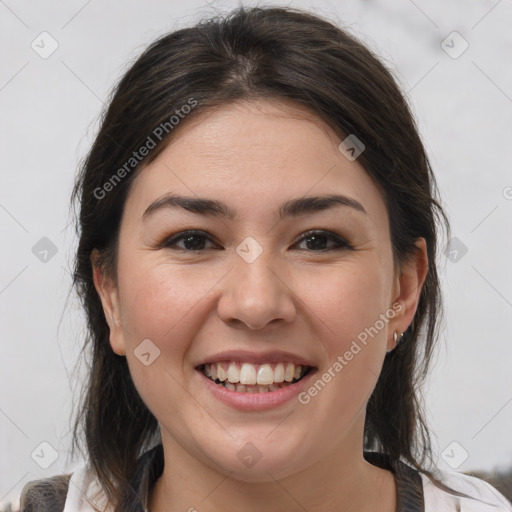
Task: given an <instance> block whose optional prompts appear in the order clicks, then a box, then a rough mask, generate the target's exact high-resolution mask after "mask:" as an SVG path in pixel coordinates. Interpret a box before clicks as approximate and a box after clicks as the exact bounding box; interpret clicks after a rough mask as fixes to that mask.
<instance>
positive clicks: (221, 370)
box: [198, 361, 313, 393]
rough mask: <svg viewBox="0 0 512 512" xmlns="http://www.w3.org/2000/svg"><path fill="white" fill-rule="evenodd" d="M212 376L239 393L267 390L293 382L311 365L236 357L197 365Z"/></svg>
mask: <svg viewBox="0 0 512 512" xmlns="http://www.w3.org/2000/svg"><path fill="white" fill-rule="evenodd" d="M198 370H199V371H201V372H202V373H203V374H204V375H205V376H206V377H207V378H208V379H209V380H211V381H212V382H214V383H215V384H217V385H218V386H221V387H224V388H226V389H228V390H230V391H236V392H239V393H268V392H272V391H277V390H279V389H282V388H285V387H288V386H291V385H293V384H295V383H296V382H299V381H300V380H301V379H303V378H304V377H305V376H306V375H307V374H308V373H310V371H312V370H313V367H312V366H301V365H294V364H293V363H266V364H261V365H253V364H250V363H240V362H235V361H222V362H218V363H210V364H203V365H201V366H200V367H199V368H198Z"/></svg>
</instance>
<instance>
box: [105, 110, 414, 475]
mask: <svg viewBox="0 0 512 512" xmlns="http://www.w3.org/2000/svg"><path fill="white" fill-rule="evenodd" d="M291 108H295V109H296V110H295V114H293V113H292V111H291V110H290V109H291ZM297 113H299V114H300V113H302V115H297ZM340 142H341V139H339V137H337V136H336V135H335V134H334V132H332V131H331V130H330V129H329V128H328V127H327V126H325V125H324V124H322V123H321V121H319V120H318V119H316V120H315V118H311V117H309V118H308V116H307V112H306V111H304V110H302V107H298V106H293V104H283V103H275V102H267V101H266V102H262V103H259V104H255V103H238V104H232V105H229V106H226V107H223V108H221V109H219V110H216V111H211V112H209V113H208V114H207V115H205V114H201V115H200V116H199V117H197V118H195V119H193V120H190V122H189V123H187V124H184V125H183V126H180V127H179V131H178V130H177V131H176V134H175V138H174V140H173V142H172V143H171V145H169V146H168V147H167V148H166V150H165V151H164V152H163V153H161V154H160V155H159V156H158V158H156V160H154V161H153V162H152V163H151V164H150V165H148V166H147V167H146V168H145V169H143V170H142V172H141V173H140V174H139V175H138V176H137V178H136V179H135V180H134V182H133V184H132V188H131V190H130V193H129V195H128V198H127V201H126V204H125V209H124V212H123V217H122V222H121V230H120V238H119V246H118V274H117V280H118V281H117V287H114V285H113V284H112V282H111V281H109V279H108V278H106V279H105V278H102V277H101V274H100V273H99V271H98V269H96V270H95V282H96V286H97V288H98V290H99V292H100V294H101V297H102V300H103V305H104V308H105V312H106V316H107V319H108V322H109V325H110V328H111V344H112V347H113V349H114V350H115V352H117V353H118V354H124V355H126V358H127V360H128V364H129V367H130V372H131V375H132V378H133V380H134V383H135V386H136V388H137V390H138V392H139V393H140V395H141V397H142V399H143V400H144V402H145V403H146V404H147V406H148V408H149V409H150V410H151V412H152V413H153V414H154V416H155V417H156V418H157V420H158V422H159V424H160V427H161V432H162V440H163V442H164V448H168V449H169V450H171V449H172V450H173V453H174V454H175V456H176V460H181V461H184V460H188V461H192V460H193V461H194V463H196V462H200V463H204V464H206V465H207V466H209V467H211V468H217V469H220V470H222V472H233V473H232V476H233V477H237V478H239V479H241V480H253V481H257V480H258V481H264V480H269V479H270V478H271V477H270V476H269V474H272V475H273V477H276V478H277V477H284V476H286V475H290V474H292V473H294V472H298V471H301V470H304V469H307V468H310V467H314V466H315V465H317V466H318V467H320V466H319V465H321V464H322V463H323V462H325V461H327V460H328V459H329V458H332V457H337V456H339V455H340V454H341V453H342V452H343V454H344V456H351V455H354V456H355V455H356V454H357V456H360V453H361V449H362V442H363V437H362V431H363V424H364V413H365V406H366V402H367V400H368V398H369V396H370V394H371V392H372V390H373V388H374V386H375V383H376V380H377V377H378V375H379V372H380V370H381V366H382V363H383V359H384V356H385V352H386V348H387V347H388V348H392V347H393V346H394V344H393V341H392V337H393V331H394V330H397V331H399V332H402V331H404V330H405V329H406V328H407V326H408V324H409V323H410V321H411V320H412V317H413V314H414V310H415V307H416V304H417V302H416V301H417V298H418V294H419V288H420V286H421V282H422V275H421V273H422V271H421V269H420V271H418V269H417V268H416V267H415V266H414V265H413V264H412V263H411V264H410V266H409V267H406V268H404V269H403V273H402V274H401V273H400V272H397V273H396V274H395V272H394V268H393V258H392V249H391V243H390V232H389V221H388V216H387V212H386V207H385V204H384V200H383V197H382V196H381V194H380V192H379V190H378V188H377V187H376V186H375V184H374V183H373V181H372V180H371V179H370V177H369V176H368V174H367V173H366V172H365V170H364V169H363V167H362V166H361V165H360V164H359V163H358V161H357V160H353V161H349V159H347V158H346V157H345V156H344V154H343V153H342V152H341V151H340V150H339V149H338V145H339V144H340ZM171 196H174V197H175V198H187V201H188V202H187V201H185V200H184V199H179V200H175V201H174V202H171V201H170V200H168V201H167V200H166V198H169V197H171ZM312 197H318V198H320V199H318V200H316V201H311V200H309V198H312ZM326 197H330V198H331V199H332V200H331V201H326V200H324V199H325V198H326ZM200 200H204V201H207V202H201V203H199V201H200ZM178 203H180V205H179V204H178ZM191 230H193V231H194V232H195V233H190V231H191ZM205 364H207V366H204V365H205ZM292 365H293V366H292ZM299 365H300V366H301V367H302V372H301V370H300V369H299V368H298V366H299ZM230 367H231V368H230ZM308 368H309V371H308V373H306V375H305V377H303V378H302V379H300V380H299V381H298V382H296V383H295V379H294V380H293V382H292V383H289V382H288V380H290V378H292V377H293V374H295V375H294V377H297V376H299V375H301V374H302V373H303V372H304V370H305V369H306V370H307V369H308ZM205 372H206V373H209V374H210V377H211V376H213V377H215V375H217V377H218V378H219V377H221V378H224V379H226V380H225V381H224V383H225V382H228V381H232V382H229V384H228V385H227V386H228V387H225V385H224V384H220V383H217V384H216V383H214V382H213V381H212V380H211V379H210V378H209V377H207V376H206V375H205ZM224 374H226V375H224ZM283 378H284V379H285V380H284V381H283ZM254 379H256V384H254ZM240 382H242V383H243V382H245V384H241V383H240ZM269 382H272V384H269ZM315 383H316V384H315ZM228 388H229V389H228Z"/></svg>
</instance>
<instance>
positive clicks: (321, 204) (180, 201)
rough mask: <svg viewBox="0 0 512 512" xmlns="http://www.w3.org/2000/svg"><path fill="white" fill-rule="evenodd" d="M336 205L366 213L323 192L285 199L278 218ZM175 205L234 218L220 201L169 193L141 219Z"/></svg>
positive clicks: (355, 203) (343, 198)
mask: <svg viewBox="0 0 512 512" xmlns="http://www.w3.org/2000/svg"><path fill="white" fill-rule="evenodd" d="M338 206H345V207H348V208H352V209H353V210H356V211H358V212H361V213H363V214H365V215H367V212H366V210H365V209H364V207H363V205H362V204H361V203H360V202H359V201H356V200H355V199H353V198H351V197H348V196H344V195H339V194H325V195H321V196H305V197H299V198H297V199H291V200H289V201H286V202H285V203H283V204H282V205H281V207H280V208H279V218H280V219H283V218H285V217H297V216H299V215H305V214H307V213H312V212H319V211H323V210H327V209H329V208H333V207H338ZM176 207H179V208H183V209H185V210H187V211H189V212H192V213H197V214H199V215H211V216H217V217H226V218H228V219H235V218H236V213H235V212H234V211H233V210H232V209H231V208H229V207H228V206H227V205H226V204H225V203H222V202H221V201H216V200H214V199H206V198H202V197H185V196H178V195H174V194H170V195H166V196H163V197H161V198H159V199H157V200H156V201H154V202H153V203H151V204H150V205H149V206H148V208H147V209H146V211H145V212H144V213H143V214H142V217H141V220H146V219H147V218H148V217H150V216H152V215H153V214H154V213H156V212H157V211H160V210H164V209H169V208H176Z"/></svg>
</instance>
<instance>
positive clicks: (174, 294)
mask: <svg viewBox="0 0 512 512" xmlns="http://www.w3.org/2000/svg"><path fill="white" fill-rule="evenodd" d="M126 263H127V265H130V264H131V265H130V270H129V271H127V272H126V273H125V274H122V272H120V285H119V288H120V296H121V310H122V314H123V324H124V325H125V327H126V331H127V337H128V340H127V341H128V344H129V345H130V346H131V347H132V348H135V345H136V344H138V343H140V341H142V340H143V339H147V338H148V339H150V340H152V341H153V342H154V343H155V344H156V345H157V346H159V347H160V348H161V350H164V349H165V347H167V346H169V345H172V348H173V351H176V350H177V349H179V348H180V346H182V345H184V343H185V341H186V340H187V339H189V338H190V336H188V335H187V333H192V332H193V331H194V330H195V329H196V328H198V323H199V319H198V318H197V314H198V312H200V311H201V306H200V305H201V302H202V300H204V298H205V297H206V296H207V294H208V291H209V290H211V289H212V287H213V286H214V284H215V282H216V281H217V280H218V279H215V278H214V277H209V276H208V275H205V273H204V272H199V271H197V270H192V269H191V267H188V268H186V267H185V268H178V267H177V266H171V265H168V264H167V265H166V264H154V263H153V264H152V263H151V262H147V263H146V264H144V262H130V261H128V262H126ZM123 275H124V276H125V278H124V279H123Z"/></svg>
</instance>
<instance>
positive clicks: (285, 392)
mask: <svg viewBox="0 0 512 512" xmlns="http://www.w3.org/2000/svg"><path fill="white" fill-rule="evenodd" d="M197 372H198V373H199V375H200V376H201V377H202V380H203V382H204V383H205V385H206V387H207V388H208V389H209V390H210V391H211V392H212V394H213V395H214V396H215V397H216V398H218V399H219V400H220V401H221V402H224V403H225V404H227V405H229V406H231V407H234V408H235V409H239V410H242V411H261V410H265V409H274V408H276V407H279V406H280V405H283V404H285V403H286V402H289V401H290V400H293V399H294V398H296V397H297V396H298V395H299V394H300V393H301V391H302V390H303V389H304V388H306V387H307V385H308V382H309V380H310V379H311V378H312V377H313V375H314V374H315V373H316V371H311V370H310V372H309V373H308V374H307V375H306V376H305V377H303V378H302V379H301V380H299V381H298V382H296V383H295V384H290V385H289V386H286V387H284V388H281V389H276V390H275V391H268V392H266V393H246V392H241V391H231V390H230V389H226V388H225V387H224V386H221V385H219V384H215V382H213V381H212V380H210V379H209V378H208V377H206V375H205V374H204V373H203V372H202V371H201V370H197Z"/></svg>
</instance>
